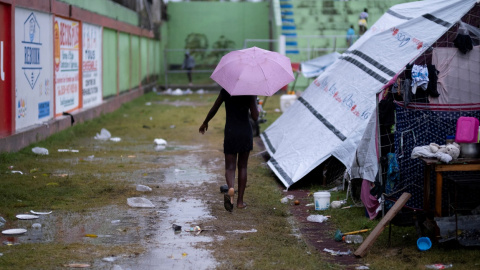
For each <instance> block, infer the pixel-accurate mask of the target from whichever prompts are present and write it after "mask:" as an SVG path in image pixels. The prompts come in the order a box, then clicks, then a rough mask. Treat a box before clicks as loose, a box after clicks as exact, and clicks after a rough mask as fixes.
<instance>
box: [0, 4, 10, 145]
mask: <svg viewBox="0 0 480 270" xmlns="http://www.w3.org/2000/svg"><path fill="white" fill-rule="evenodd" d="M10 8H11V7H10V6H7V5H5V4H2V3H0V138H2V137H6V136H7V135H9V134H10V133H11V132H12V74H11V73H10V72H9V71H10V67H11V63H12V58H11V53H10V52H11V48H12V46H11V44H12V43H11V42H12V41H11V25H12V23H11V18H12V17H11V10H10Z"/></svg>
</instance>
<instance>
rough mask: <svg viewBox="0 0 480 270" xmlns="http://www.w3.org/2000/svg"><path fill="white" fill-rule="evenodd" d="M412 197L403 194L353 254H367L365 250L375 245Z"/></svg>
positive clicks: (408, 194) (360, 255)
mask: <svg viewBox="0 0 480 270" xmlns="http://www.w3.org/2000/svg"><path fill="white" fill-rule="evenodd" d="M410 197H412V195H411V194H410V193H407V192H405V193H403V194H402V196H400V198H399V199H398V200H397V202H395V204H394V205H393V206H392V208H390V210H389V211H388V212H387V214H386V215H385V216H384V217H383V218H382V220H380V222H379V223H378V224H377V226H376V227H375V229H373V231H372V233H370V234H369V235H368V237H367V239H365V241H364V242H363V243H362V244H361V245H360V247H358V249H357V250H355V252H354V253H353V254H355V256H359V257H363V256H365V254H366V253H367V250H368V249H369V248H370V247H371V246H372V245H373V243H375V241H376V240H377V238H378V236H380V234H381V233H382V232H383V230H384V229H385V227H386V226H387V225H388V223H389V222H390V221H391V220H392V219H393V218H394V217H395V216H396V215H397V213H398V212H399V211H400V209H402V207H403V206H404V205H405V204H406V203H407V201H408V200H409V199H410Z"/></svg>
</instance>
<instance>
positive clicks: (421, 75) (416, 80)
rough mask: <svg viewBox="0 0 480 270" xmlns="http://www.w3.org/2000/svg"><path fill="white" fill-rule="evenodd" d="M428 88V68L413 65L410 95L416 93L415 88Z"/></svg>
mask: <svg viewBox="0 0 480 270" xmlns="http://www.w3.org/2000/svg"><path fill="white" fill-rule="evenodd" d="M427 86H428V68H427V66H426V65H413V67H412V93H413V94H416V93H417V88H418V87H421V88H422V89H423V90H426V89H427Z"/></svg>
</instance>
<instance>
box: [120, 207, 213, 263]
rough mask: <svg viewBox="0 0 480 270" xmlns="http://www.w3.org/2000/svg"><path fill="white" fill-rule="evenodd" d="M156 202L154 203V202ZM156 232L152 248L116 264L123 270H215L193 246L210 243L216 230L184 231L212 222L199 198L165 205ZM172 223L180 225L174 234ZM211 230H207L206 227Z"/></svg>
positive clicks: (205, 253)
mask: <svg viewBox="0 0 480 270" xmlns="http://www.w3.org/2000/svg"><path fill="white" fill-rule="evenodd" d="M154 203H155V202H154ZM159 213H160V215H161V219H159V220H158V227H159V229H158V231H157V233H156V235H155V238H154V241H153V242H154V243H155V247H153V248H152V249H150V251H148V252H147V253H145V254H142V255H141V256H139V257H137V258H133V259H132V258H130V259H129V260H128V262H122V263H120V262H118V261H117V262H115V263H116V264H117V265H120V266H121V267H122V268H123V269H125V270H126V269H214V268H215V266H216V261H215V259H214V257H213V256H212V255H211V254H210V252H209V251H208V250H205V249H201V248H196V247H195V245H197V244H202V243H209V242H212V241H214V239H215V231H204V232H201V233H200V234H199V235H196V234H195V233H194V232H193V233H192V232H185V230H187V229H189V228H190V227H195V226H197V225H198V226H200V227H203V226H205V227H207V226H208V223H209V220H212V219H214V217H212V216H211V215H210V214H209V212H208V210H207V209H206V207H205V205H204V203H203V202H202V201H201V200H198V199H177V200H173V201H170V202H169V203H168V208H167V209H165V210H164V211H159ZM172 224H177V225H180V226H182V231H181V232H177V233H175V231H174V229H173V228H172ZM208 228H210V227H208Z"/></svg>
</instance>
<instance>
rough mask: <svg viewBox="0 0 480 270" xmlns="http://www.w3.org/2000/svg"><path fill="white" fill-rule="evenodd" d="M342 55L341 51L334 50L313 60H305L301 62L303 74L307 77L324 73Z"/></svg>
mask: <svg viewBox="0 0 480 270" xmlns="http://www.w3.org/2000/svg"><path fill="white" fill-rule="evenodd" d="M339 57H340V53H338V52H333V53H329V54H326V55H322V56H320V57H317V58H314V59H312V60H308V61H304V62H302V63H301V64H300V66H301V69H300V70H301V71H302V75H303V77H305V78H316V77H318V76H320V74H322V73H323V72H324V71H325V69H327V67H329V66H330V65H331V64H333V63H335V61H336V60H337V59H338V58H339Z"/></svg>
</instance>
